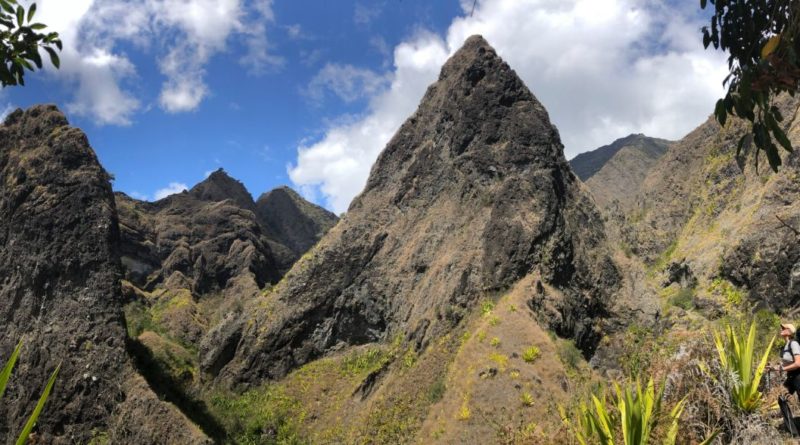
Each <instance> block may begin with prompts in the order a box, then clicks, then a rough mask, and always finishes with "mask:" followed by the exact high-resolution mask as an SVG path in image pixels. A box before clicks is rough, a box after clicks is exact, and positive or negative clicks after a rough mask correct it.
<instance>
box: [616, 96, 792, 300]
mask: <svg viewBox="0 0 800 445" xmlns="http://www.w3.org/2000/svg"><path fill="white" fill-rule="evenodd" d="M776 105H777V106H778V107H780V110H781V113H782V115H783V116H784V117H785V119H784V122H783V124H782V125H783V126H784V129H785V130H786V132H787V134H788V136H789V138H790V139H791V141H792V143H793V144H794V145H795V146H797V145H798V144H800V119H798V113H797V112H798V105H799V103H798V101H797V100H794V99H792V98H790V97H788V96H785V97H779V98H778V99H777V100H776ZM748 131H749V127H748V125H747V124H746V123H744V122H742V121H739V120H732V121H730V122H729V123H728V124H727V125H726V126H725V127H724V128H720V126H719V125H718V124H717V123H716V122H715V121H714V120H713V118H709V120H708V121H706V122H705V123H703V124H702V125H700V126H699V127H698V128H697V129H695V130H694V131H692V132H691V133H689V134H688V135H687V136H686V137H684V138H683V139H681V140H680V141H678V142H676V143H675V144H674V145H672V146H671V147H670V148H669V150H668V151H667V153H666V154H665V155H664V156H663V157H662V158H661V159H660V160H659V161H658V162H657V163H656V164H655V165H654V166H653V167H652V169H651V170H650V173H649V174H648V176H647V177H646V178H645V180H644V181H643V183H642V186H641V191H640V193H639V195H638V197H637V198H636V200H635V204H634V205H632V206H631V208H630V209H629V210H628V211H627V214H626V221H624V222H623V225H624V226H625V228H624V230H623V232H624V233H625V236H626V238H627V239H626V240H625V242H626V243H627V244H628V245H630V246H631V248H632V250H633V252H634V253H636V254H638V255H639V256H641V257H642V258H643V259H644V260H645V261H646V262H648V263H650V264H651V265H652V267H662V266H666V267H665V268H664V267H662V268H663V269H664V271H665V272H667V273H668V272H669V270H670V267H673V265H680V266H681V267H683V268H687V269H688V270H689V271H691V273H692V274H693V275H694V276H695V277H697V278H698V279H699V285H697V289H696V290H697V291H699V292H700V293H702V294H713V293H714V292H718V291H719V288H720V284H719V283H720V282H721V281H720V280H722V281H726V282H727V283H728V284H725V286H731V285H732V286H735V287H736V288H738V289H740V290H741V291H743V292H744V293H745V294H746V295H748V296H749V298H750V299H751V300H754V301H756V302H758V303H761V304H764V305H766V307H769V308H771V309H773V310H781V309H787V308H791V307H794V306H795V305H797V304H798V303H800V288H798V278H800V243H798V242H797V240H798V234H797V233H798V232H797V231H798V230H800V205H798V202H800V199H798V198H800V173H798V172H799V171H800V168H799V166H800V164H798V159H800V158H798V154H797V152H795V153H793V154H789V153H786V152H783V153H782V156H783V161H784V165H783V166H782V167H781V169H780V171H779V172H778V173H773V172H772V171H771V170H770V169H769V167H768V164H767V162H766V161H765V160H764V158H763V156H764V155H763V154H760V156H761V162H760V167H759V168H756V165H755V149H754V147H753V146H751V144H750V143H747V144H745V145H744V147H743V156H742V158H737V157H736V151H737V145H738V141H739V139H740V138H741V136H742V135H744V134H746V133H747V132H748ZM715 280H716V283H714V281H715ZM692 287H694V286H692ZM715 289H716V290H715ZM728 289H733V288H730V287H728Z"/></svg>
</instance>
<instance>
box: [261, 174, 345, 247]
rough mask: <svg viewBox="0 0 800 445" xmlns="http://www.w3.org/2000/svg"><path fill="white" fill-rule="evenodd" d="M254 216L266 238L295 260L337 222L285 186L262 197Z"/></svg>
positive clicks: (321, 209)
mask: <svg viewBox="0 0 800 445" xmlns="http://www.w3.org/2000/svg"><path fill="white" fill-rule="evenodd" d="M256 215H257V216H258V220H259V222H260V223H261V224H262V226H263V227H264V231H265V232H266V233H267V235H268V236H270V237H271V238H273V239H275V240H277V241H278V242H280V243H281V244H283V245H284V246H286V247H288V248H289V249H291V251H292V252H293V253H294V254H295V256H296V257H298V258H299V257H300V256H301V255H302V254H303V253H305V252H306V251H307V250H308V249H310V248H311V247H312V246H313V245H314V244H316V243H317V241H318V240H319V239H320V238H322V235H323V234H324V233H325V232H327V231H328V230H330V228H331V227H333V226H334V225H335V224H336V222H337V221H338V218H337V217H336V215H334V214H333V213H331V212H329V211H328V210H325V209H324V208H322V207H320V206H318V205H315V204H312V203H310V202H308V201H306V200H305V199H303V197H301V196H300V195H298V194H297V192H295V191H294V190H292V189H291V188H289V187H286V186H283V187H278V188H276V189H274V190H271V191H269V192H267V193H264V194H262V195H261V196H260V197H259V198H258V201H257V202H256Z"/></svg>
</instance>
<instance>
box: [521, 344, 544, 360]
mask: <svg viewBox="0 0 800 445" xmlns="http://www.w3.org/2000/svg"><path fill="white" fill-rule="evenodd" d="M540 353H541V351H540V350H539V347H538V346H531V347H530V348H528V349H526V350H525V351H523V352H522V359H523V360H525V362H527V363H533V362H534V361H536V359H537V358H539V355H540Z"/></svg>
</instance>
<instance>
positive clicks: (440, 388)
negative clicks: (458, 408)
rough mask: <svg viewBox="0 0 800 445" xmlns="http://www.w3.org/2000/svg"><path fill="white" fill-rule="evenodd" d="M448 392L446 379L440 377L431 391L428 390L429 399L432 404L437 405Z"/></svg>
mask: <svg viewBox="0 0 800 445" xmlns="http://www.w3.org/2000/svg"><path fill="white" fill-rule="evenodd" d="M446 391H447V385H446V384H445V382H444V377H439V378H438V379H436V381H435V382H433V385H431V387H430V389H429V390H428V399H429V400H430V401H431V402H432V403H436V402H438V401H439V400H442V397H444V393H445V392H446Z"/></svg>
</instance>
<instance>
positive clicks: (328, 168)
mask: <svg viewBox="0 0 800 445" xmlns="http://www.w3.org/2000/svg"><path fill="white" fill-rule="evenodd" d="M446 59H447V50H446V49H445V42H444V41H443V40H441V38H439V37H438V36H436V35H435V34H430V33H419V34H417V35H416V36H415V38H413V39H411V40H410V41H408V42H404V43H401V44H400V45H398V46H397V48H395V51H394V63H395V66H394V71H393V72H392V73H391V74H390V75H391V84H390V85H389V87H388V88H387V89H386V90H385V91H383V92H382V93H380V94H377V95H375V96H373V97H372V98H371V99H370V103H369V110H368V112H367V114H366V115H365V116H364V117H363V118H362V119H358V120H356V121H355V122H353V121H351V120H345V123H343V124H341V125H336V126H334V127H332V128H330V129H329V130H328V131H327V132H326V134H325V136H324V137H323V139H322V140H321V141H319V142H317V143H314V144H310V145H306V144H302V145H301V146H300V147H299V149H298V157H297V164H296V165H295V166H290V168H289V177H290V178H291V180H292V181H293V182H294V183H295V184H297V185H298V186H300V189H301V191H303V193H304V194H305V195H306V196H310V197H314V196H316V194H317V190H318V191H319V192H320V193H321V194H322V195H323V196H324V197H325V199H326V200H327V203H328V205H329V206H330V207H331V208H332V209H333V210H334V211H335V212H337V213H341V212H343V211H345V210H346V209H347V206H348V205H349V204H350V200H352V198H353V197H354V196H355V195H356V194H357V193H358V192H360V191H361V189H362V188H363V187H364V184H365V183H366V179H367V175H369V169H370V167H371V166H372V163H373V162H374V161H375V158H376V157H377V155H378V153H379V152H380V150H381V149H382V148H383V146H384V145H385V144H386V142H387V141H388V140H389V138H390V137H391V136H392V135H393V134H394V132H395V131H397V128H398V127H399V126H400V124H401V123H402V121H403V120H404V119H405V118H406V117H407V116H408V115H410V114H411V113H412V112H413V111H414V109H415V108H416V106H417V104H418V103H419V98H420V97H421V95H422V93H421V92H423V91H424V90H425V88H426V87H427V85H428V84H430V83H431V82H432V81H433V80H435V79H436V76H437V74H438V72H439V68H440V67H441V65H442V63H443V62H444V61H445V60H446Z"/></svg>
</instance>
